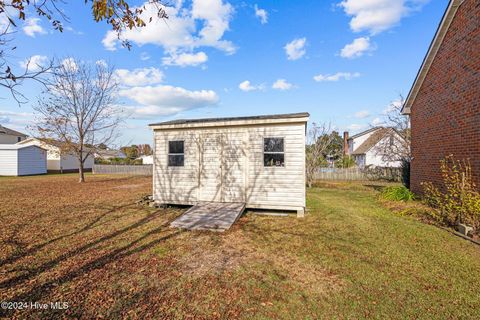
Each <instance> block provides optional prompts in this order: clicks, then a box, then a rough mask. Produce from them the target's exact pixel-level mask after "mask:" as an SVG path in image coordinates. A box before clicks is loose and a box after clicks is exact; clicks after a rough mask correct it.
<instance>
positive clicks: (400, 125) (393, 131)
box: [375, 95, 412, 162]
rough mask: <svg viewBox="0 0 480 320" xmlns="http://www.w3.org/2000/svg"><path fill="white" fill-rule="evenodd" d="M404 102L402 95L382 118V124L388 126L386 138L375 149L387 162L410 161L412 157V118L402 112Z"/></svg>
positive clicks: (391, 104)
mask: <svg viewBox="0 0 480 320" xmlns="http://www.w3.org/2000/svg"><path fill="white" fill-rule="evenodd" d="M404 102H405V100H404V99H403V96H401V95H400V97H399V99H398V100H396V101H393V102H391V103H390V105H389V106H388V108H387V110H386V112H385V115H384V117H383V119H382V124H381V125H382V126H384V127H385V128H386V130H384V132H385V138H384V139H382V140H381V142H380V143H379V144H378V145H377V146H376V150H375V151H376V153H377V154H380V155H381V156H382V159H383V160H384V161H385V162H396V161H401V162H403V161H406V162H410V160H411V158H412V156H411V149H410V145H411V141H412V138H411V130H410V118H409V117H408V116H406V115H404V114H402V106H403V104H404Z"/></svg>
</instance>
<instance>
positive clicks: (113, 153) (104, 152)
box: [95, 150, 125, 158]
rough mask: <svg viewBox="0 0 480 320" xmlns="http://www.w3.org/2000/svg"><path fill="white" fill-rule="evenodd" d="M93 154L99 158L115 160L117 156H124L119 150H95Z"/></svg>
mask: <svg viewBox="0 0 480 320" xmlns="http://www.w3.org/2000/svg"><path fill="white" fill-rule="evenodd" d="M95 153H96V154H97V156H98V157H100V158H108V157H110V158H116V157H119V156H125V155H124V154H123V152H122V151H120V150H97V151H96V152H95Z"/></svg>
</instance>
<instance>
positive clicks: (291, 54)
mask: <svg viewBox="0 0 480 320" xmlns="http://www.w3.org/2000/svg"><path fill="white" fill-rule="evenodd" d="M306 43H307V39H306V38H299V39H295V40H293V41H291V42H289V43H287V44H286V45H285V47H284V49H285V53H286V54H287V58H288V60H298V59H300V58H301V57H303V56H304V55H305V53H306V50H305V44H306Z"/></svg>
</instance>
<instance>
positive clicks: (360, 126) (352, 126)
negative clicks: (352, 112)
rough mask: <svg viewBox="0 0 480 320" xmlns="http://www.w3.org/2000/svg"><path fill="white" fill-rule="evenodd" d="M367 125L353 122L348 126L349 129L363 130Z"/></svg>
mask: <svg viewBox="0 0 480 320" xmlns="http://www.w3.org/2000/svg"><path fill="white" fill-rule="evenodd" d="M366 127H367V125H366V124H358V123H352V124H351V125H349V126H348V127H347V129H348V130H349V131H358V130H362V129H365V128H366Z"/></svg>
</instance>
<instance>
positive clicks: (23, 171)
mask: <svg viewBox="0 0 480 320" xmlns="http://www.w3.org/2000/svg"><path fill="white" fill-rule="evenodd" d="M45 173H47V151H46V150H43V149H41V148H38V147H35V146H30V147H27V148H22V149H18V175H19V176H25V175H33V174H45Z"/></svg>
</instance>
